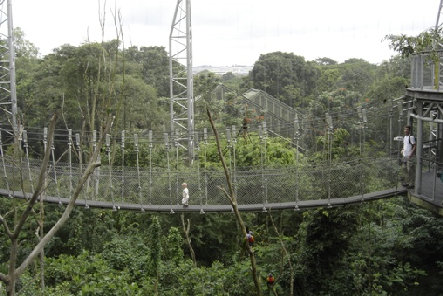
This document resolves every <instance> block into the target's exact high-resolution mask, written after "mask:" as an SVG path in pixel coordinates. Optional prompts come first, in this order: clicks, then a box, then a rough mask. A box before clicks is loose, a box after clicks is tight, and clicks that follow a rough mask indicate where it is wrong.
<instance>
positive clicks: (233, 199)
mask: <svg viewBox="0 0 443 296" xmlns="http://www.w3.org/2000/svg"><path fill="white" fill-rule="evenodd" d="M206 113H207V114H208V117H209V122H210V123H211V127H212V130H213V132H214V135H215V141H216V144H217V151H218V156H219V158H220V161H221V163H222V165H223V170H224V172H225V177H226V182H227V183H228V188H229V193H228V192H227V191H226V190H225V189H222V188H220V187H219V188H220V189H222V191H223V192H224V193H225V195H226V196H227V197H228V198H229V200H230V201H231V206H232V209H233V210H234V213H235V218H236V219H237V222H238V224H239V225H240V228H241V231H242V235H243V242H244V246H245V248H246V250H247V251H248V253H249V259H250V260H251V267H252V279H253V280H254V285H255V288H256V290H257V295H258V296H261V295H262V294H261V288H260V278H259V276H258V273H257V264H256V261H255V255H254V251H253V250H252V247H251V246H250V245H249V244H248V242H247V240H246V226H245V223H243V219H242V217H241V215H240V211H239V210H238V205H237V197H236V196H235V192H234V187H233V186H232V182H231V176H230V174H229V170H228V167H227V166H226V162H225V158H224V157H223V152H222V150H221V145H220V140H219V137H218V132H217V129H216V128H215V124H214V121H213V120H212V115H211V112H210V111H209V108H208V107H206Z"/></svg>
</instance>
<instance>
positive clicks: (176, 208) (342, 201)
mask: <svg viewBox="0 0 443 296" xmlns="http://www.w3.org/2000/svg"><path fill="white" fill-rule="evenodd" d="M406 192H407V190H406V188H404V187H402V186H400V187H395V188H391V189H388V190H383V191H376V192H371V193H367V194H363V195H358V196H352V197H347V198H331V199H329V200H328V199H319V200H303V201H299V202H283V203H266V204H248V205H239V206H238V207H239V210H240V211H245V212H248V211H249V212H260V211H265V210H285V209H309V208H319V207H337V206H344V205H348V204H356V203H361V202H364V201H372V200H377V199H382V198H389V197H395V196H399V195H403V194H406ZM9 194H10V192H9ZM0 195H1V196H8V192H7V191H6V190H3V189H0ZM12 197H14V198H20V199H25V196H24V195H23V193H22V192H18V191H15V192H13V194H12ZM27 197H29V195H27ZM43 200H44V201H45V202H48V203H55V204H61V205H66V204H68V202H69V199H68V198H58V197H51V196H46V197H44V199H43ZM75 205H76V206H83V207H91V208H102V209H113V210H129V211H146V212H169V213H176V212H200V213H206V212H232V207H231V206H230V205H189V206H187V207H184V206H182V205H140V204H130V203H114V204H113V203H110V202H105V201H91V200H84V199H78V200H76V203H75Z"/></svg>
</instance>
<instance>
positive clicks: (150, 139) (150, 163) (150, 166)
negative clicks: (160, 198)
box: [148, 130, 153, 204]
mask: <svg viewBox="0 0 443 296" xmlns="http://www.w3.org/2000/svg"><path fill="white" fill-rule="evenodd" d="M148 140H149V201H148V204H151V200H152V148H153V144H152V130H149V133H148Z"/></svg>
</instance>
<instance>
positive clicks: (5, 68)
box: [0, 0, 18, 134]
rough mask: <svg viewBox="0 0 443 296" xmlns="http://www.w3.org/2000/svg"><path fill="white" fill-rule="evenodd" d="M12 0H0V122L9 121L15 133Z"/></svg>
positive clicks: (15, 94)
mask: <svg viewBox="0 0 443 296" xmlns="http://www.w3.org/2000/svg"><path fill="white" fill-rule="evenodd" d="M11 2H12V0H0V113H2V114H3V115H2V116H1V119H0V123H2V124H5V123H6V122H7V121H10V124H11V125H12V127H13V130H14V133H15V134H17V131H18V129H17V92H16V87H15V50H14V35H13V24H12V3H11Z"/></svg>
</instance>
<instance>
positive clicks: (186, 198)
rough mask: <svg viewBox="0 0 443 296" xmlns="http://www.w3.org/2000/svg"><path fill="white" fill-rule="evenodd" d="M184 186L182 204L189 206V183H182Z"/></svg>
mask: <svg viewBox="0 0 443 296" xmlns="http://www.w3.org/2000/svg"><path fill="white" fill-rule="evenodd" d="M182 188H183V198H182V205H183V206H185V207H187V206H188V202H189V189H188V184H186V183H183V184H182Z"/></svg>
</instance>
